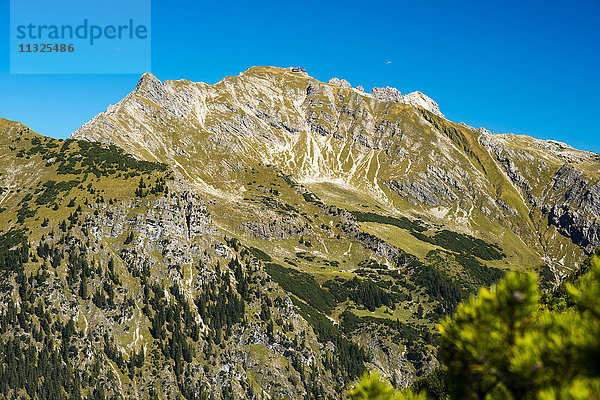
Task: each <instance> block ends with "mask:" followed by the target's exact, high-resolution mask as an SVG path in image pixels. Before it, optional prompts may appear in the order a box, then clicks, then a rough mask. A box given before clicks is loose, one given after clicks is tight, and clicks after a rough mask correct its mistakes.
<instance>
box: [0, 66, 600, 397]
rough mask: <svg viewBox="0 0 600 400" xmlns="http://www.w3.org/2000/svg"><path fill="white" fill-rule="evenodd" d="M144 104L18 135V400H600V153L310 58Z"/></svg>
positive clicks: (9, 128) (1, 236)
mask: <svg viewBox="0 0 600 400" xmlns="http://www.w3.org/2000/svg"><path fill="white" fill-rule="evenodd" d="M131 89H132V91H131V92H130V93H129V94H127V95H126V96H125V97H124V98H123V99H122V100H120V101H119V102H118V103H117V104H114V105H110V106H108V108H107V109H106V111H104V112H101V113H100V114H98V115H96V116H95V117H94V118H93V119H91V120H90V121H89V122H87V123H86V124H84V125H83V126H81V127H80V128H79V129H77V130H76V131H75V132H73V133H72V134H71V136H70V137H69V138H68V139H64V140H63V139H53V138H50V137H46V136H43V135H41V134H38V133H36V132H34V131H32V130H31V129H29V128H28V127H27V126H25V125H23V124H21V123H19V122H15V121H9V120H6V119H0V398H5V399H57V400H63V399H64V400H71V399H73V400H80V399H88V400H101V399H152V400H155V399H161V400H166V399H189V400H192V399H273V400H275V399H353V400H367V399H373V400H375V399H377V400H391V399H507V400H508V399H515V400H516V399H544V400H545V399H548V400H550V399H598V398H599V393H600V361H599V360H600V339H599V338H600V303H599V301H598V299H599V298H600V252H598V251H597V250H596V248H597V247H599V246H600V155H598V154H596V153H593V152H589V151H581V150H576V149H574V148H572V147H570V146H569V145H566V144H564V143H561V142H558V141H553V140H538V139H535V138H532V137H529V136H524V135H514V134H498V133H491V132H490V131H488V130H486V129H484V128H474V127H471V126H468V125H467V124H465V123H457V122H452V121H450V120H448V119H447V118H446V117H445V116H444V114H443V113H442V111H441V110H440V107H439V106H438V104H437V103H436V102H435V101H434V100H433V99H431V98H429V97H428V96H427V95H425V94H423V93H421V92H412V93H408V94H402V93H400V92H399V91H398V90H396V89H394V88H390V87H383V88H377V87H376V88H373V90H372V91H371V92H365V91H364V90H363V88H361V87H352V85H350V84H349V83H348V82H347V81H345V80H343V79H337V78H334V79H331V80H330V81H329V82H327V83H326V82H320V81H318V80H316V79H314V78H312V77H311V76H310V75H309V74H308V73H306V72H305V70H303V69H302V68H278V67H252V68H250V69H248V70H246V71H244V72H242V73H240V74H239V75H238V76H228V77H225V78H223V79H222V80H220V81H219V82H217V83H215V84H213V85H209V84H205V83H201V82H191V81H187V80H176V81H164V82H162V81H160V80H159V79H157V78H156V77H155V76H153V75H152V74H150V73H146V74H144V75H143V76H142V77H141V78H140V79H139V82H138V83H137V86H135V88H131ZM579 117H580V118H582V116H579ZM588 117H589V116H588ZM42 133H43V132H42Z"/></svg>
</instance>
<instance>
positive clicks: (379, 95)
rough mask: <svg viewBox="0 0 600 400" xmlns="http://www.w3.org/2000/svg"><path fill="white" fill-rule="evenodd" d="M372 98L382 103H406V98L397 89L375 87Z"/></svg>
mask: <svg viewBox="0 0 600 400" xmlns="http://www.w3.org/2000/svg"><path fill="white" fill-rule="evenodd" d="M371 96H373V97H374V98H376V99H378V100H381V101H395V102H396V103H404V96H402V94H401V93H400V91H399V90H398V89H396V88H393V87H389V86H386V87H384V88H378V87H374V88H373V90H371Z"/></svg>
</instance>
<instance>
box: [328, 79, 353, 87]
mask: <svg viewBox="0 0 600 400" xmlns="http://www.w3.org/2000/svg"><path fill="white" fill-rule="evenodd" d="M328 83H329V84H330V85H335V86H339V87H343V88H345V89H352V85H351V84H350V82H348V81H347V80H345V79H338V78H331V79H330V80H329V82H328Z"/></svg>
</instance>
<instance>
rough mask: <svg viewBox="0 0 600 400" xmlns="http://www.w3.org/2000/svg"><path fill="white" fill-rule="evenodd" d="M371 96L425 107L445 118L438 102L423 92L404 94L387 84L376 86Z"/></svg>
mask: <svg viewBox="0 0 600 400" xmlns="http://www.w3.org/2000/svg"><path fill="white" fill-rule="evenodd" d="M371 96H373V97H374V98H376V99H378V100H381V101H393V102H396V103H403V104H410V105H411V106H415V107H416V106H419V107H423V108H424V109H426V110H428V111H430V112H432V113H434V114H435V115H437V116H438V117H442V118H445V117H444V115H443V114H442V113H441V112H440V107H439V106H438V104H437V103H436V102H435V101H433V99H431V98H430V97H428V96H426V95H424V94H423V93H421V92H412V93H409V94H405V95H403V94H402V93H400V91H399V90H398V89H396V88H393V87H389V86H386V87H384V88H378V87H374V88H373V90H372V91H371Z"/></svg>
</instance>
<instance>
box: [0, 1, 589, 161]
mask: <svg viewBox="0 0 600 400" xmlns="http://www.w3.org/2000/svg"><path fill="white" fill-rule="evenodd" d="M0 4H1V6H0V16H1V17H2V19H3V20H2V22H1V25H0V27H1V28H0V116H1V117H4V118H8V119H13V120H18V121H21V122H23V123H25V124H26V125H29V126H30V127H32V129H34V130H36V131H37V132H39V133H42V134H45V135H48V136H53V137H60V138H64V137H67V136H68V135H69V134H70V133H71V132H72V131H73V130H75V129H77V128H78V127H79V126H80V125H82V124H83V123H85V122H86V121H88V120H89V119H90V118H92V117H93V116H94V115H95V114H97V113H98V112H101V111H103V110H105V108H106V106H107V105H108V104H114V103H116V102H117V101H119V100H120V99H121V98H122V97H124V96H125V95H126V94H127V93H128V92H130V91H131V90H133V88H134V87H135V84H136V82H137V80H138V78H139V75H141V73H143V72H144V71H139V75H10V74H9V54H8V53H9V44H8V43H9V42H8V16H9V1H8V0H0ZM599 21H600V1H599V0H587V1H585V0H582V1H564V2H563V1H551V0H550V1H539V2H528V1H502V2H500V1H497V2H486V1H475V0H472V1H471V0H469V1H456V2H449V1H427V2H421V1H398V0H396V1H374V2H366V1H352V0H347V1H328V2H323V1H312V0H308V1H301V0H298V1H268V2H264V1H258V0H257V1H239V2H234V1H181V0H169V1H162V0H154V1H153V2H152V71H151V72H153V73H154V74H155V75H156V76H157V77H158V78H159V79H161V80H166V79H180V78H185V79H189V80H192V81H203V82H207V83H215V82H217V81H218V80H220V79H221V78H223V77H224V76H226V75H237V74H238V73H239V72H241V71H243V70H245V69H247V68H248V67H250V66H253V65H275V66H283V67H285V66H290V65H301V66H304V67H306V68H307V69H308V72H309V74H310V75H312V76H313V77H315V78H317V79H319V80H323V81H327V80H329V79H330V78H331V77H333V76H337V77H340V78H345V79H347V80H348V81H350V83H352V84H353V85H355V86H356V85H362V86H363V87H364V88H365V89H366V90H367V91H369V90H370V89H371V88H372V87H373V86H386V85H387V86H395V87H397V88H398V89H399V90H400V91H401V92H403V93H407V92H410V91H414V90H420V91H422V92H424V93H426V94H427V95H429V96H430V97H432V98H433V99H434V100H436V101H437V102H438V104H439V105H440V108H441V111H442V112H443V113H444V114H445V115H446V116H447V117H448V118H449V119H450V120H453V121H456V122H466V123H467V124H469V125H473V126H475V127H480V126H484V127H486V128H488V129H490V130H494V131H496V132H514V133H523V134H529V135H532V136H535V137H538V138H544V139H556V140H560V141H564V142H567V143H569V144H571V145H572V146H574V147H577V148H581V149H586V150H593V151H596V152H600V140H599V138H600V128H599V126H600V125H599V124H598V117H599V116H600V77H599V71H600V65H599V64H600V63H599V62H600V22H599ZM388 61H391V64H388V63H387V62H388Z"/></svg>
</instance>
